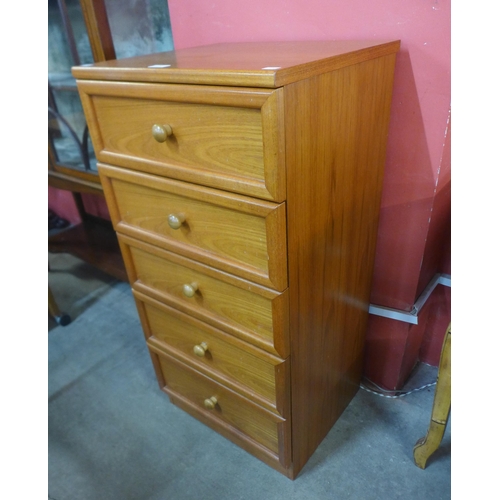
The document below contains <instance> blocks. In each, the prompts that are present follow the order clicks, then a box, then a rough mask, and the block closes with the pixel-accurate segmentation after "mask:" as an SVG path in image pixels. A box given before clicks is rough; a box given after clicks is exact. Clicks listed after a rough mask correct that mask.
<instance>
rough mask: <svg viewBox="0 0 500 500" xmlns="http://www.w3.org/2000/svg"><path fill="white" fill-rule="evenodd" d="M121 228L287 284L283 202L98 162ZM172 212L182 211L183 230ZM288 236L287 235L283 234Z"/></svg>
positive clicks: (271, 282)
mask: <svg viewBox="0 0 500 500" xmlns="http://www.w3.org/2000/svg"><path fill="white" fill-rule="evenodd" d="M98 168H99V172H100V174H101V178H106V179H108V180H101V182H102V184H103V189H104V191H105V192H108V193H110V194H109V196H107V200H108V201H107V202H108V204H112V205H114V206H113V207H112V208H110V215H111V219H112V221H113V224H114V227H115V229H116V230H117V231H119V232H122V233H123V234H128V235H130V236H135V237H138V238H139V239H143V240H144V241H146V242H149V243H154V244H157V245H159V246H162V247H163V248H165V249H167V250H173V251H176V252H179V253H181V254H183V255H186V256H188V257H190V258H194V259H195V260H200V261H201V262H203V263H206V264H209V265H215V266H216V267H219V268H220V269H222V270H227V271H229V272H235V273H236V274H238V275H240V276H242V277H243V278H250V279H251V280H253V281H256V282H257V283H260V284H263V285H266V286H271V287H273V288H275V289H276V290H278V291H283V290H284V289H285V288H286V286H287V270H286V243H283V238H281V239H280V240H279V242H278V241H276V235H277V234H278V235H284V234H285V231H286V229H285V225H286V214H285V206H284V204H280V205H276V204H273V203H270V202H265V201H260V200H255V199H252V198H245V197H243V196H237V195H233V194H230V193H223V192H220V191H215V190H212V189H208V188H202V187H198V186H193V185H190V184H186V183H182V182H178V181H173V180H169V179H162V178H157V177H153V176H150V175H146V174H142V173H134V172H128V171H126V170H122V169H119V168H114V167H109V166H105V165H102V164H99V165H98ZM169 214H183V215H185V217H186V221H185V222H184V224H183V225H182V227H181V228H180V229H172V228H171V227H170V226H169V224H168V216H169ZM285 241H286V238H285Z"/></svg>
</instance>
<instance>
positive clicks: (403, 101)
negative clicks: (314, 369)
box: [169, 0, 451, 389]
mask: <svg viewBox="0 0 500 500" xmlns="http://www.w3.org/2000/svg"><path fill="white" fill-rule="evenodd" d="M169 9H170V17H171V22H172V29H173V35H174V44H175V48H176V49H179V48H184V47H192V46H196V45H206V44H211V43H218V42H238V41H270V40H308V39H309V40H326V39H355V38H357V39H374V40H375V39H399V40H401V51H400V53H399V55H398V59H397V64H396V73H395V85H394V97H393V103H392V115H391V123H390V132H389V142H388V153H387V162H386V175H385V184H384V192H383V199H382V210H381V220H380V228H379V240H378V247H377V257H376V264H375V275H374V284H373V292H372V298H371V300H372V303H374V304H379V305H384V306H387V307H393V308H396V309H402V310H410V309H411V306H412V304H413V303H414V301H415V299H416V298H417V297H418V295H419V294H420V292H421V291H422V289H423V288H424V287H425V285H426V284H427V282H428V281H429V279H430V278H431V277H432V276H433V275H434V274H435V273H436V272H443V271H446V272H450V270H449V245H448V244H447V241H449V224H450V203H449V199H450V157H449V142H450V135H449V133H448V132H449V130H450V128H449V118H450V31H451V27H450V17H451V15H450V0H444V1H439V0H429V1H420V2H410V1H407V2H403V1H401V0H372V1H370V2H368V1H366V0H295V1H293V2H290V1H287V0H254V1H253V2H236V1H234V0H211V1H210V2H206V1H205V0H169ZM447 249H448V251H447ZM443 259H444V260H443ZM436 294H437V295H436V296H439V297H441V296H442V295H443V294H444V295H446V293H445V292H442V291H438V292H436ZM436 302H438V303H439V307H438V306H437V305H436ZM445 304H446V302H445ZM448 305H449V301H448ZM426 309H427V310H426V311H422V319H421V322H420V325H418V327H410V326H409V325H407V324H405V323H401V322H395V321H393V320H386V319H381V318H375V317H372V318H371V321H370V328H369V331H368V334H367V356H366V364H365V374H366V375H367V376H369V377H370V378H371V379H372V380H373V381H374V382H376V383H378V384H379V385H383V386H385V387H387V388H391V389H393V388H396V387H400V386H401V385H402V384H403V383H404V381H405V380H406V378H407V376H408V375H409V373H410V372H411V369H412V368H413V366H414V365H415V363H416V362H417V360H418V359H419V357H424V358H425V360H426V361H429V360H433V359H435V358H436V352H437V351H439V350H440V344H441V341H442V338H443V336H444V330H443V331H441V330H442V325H443V324H444V323H446V322H447V321H448V320H449V308H447V307H443V301H442V300H441V301H440V300H439V299H438V298H432V300H431V301H430V303H429V304H428V305H427V306H426ZM447 316H448V317H447ZM443 317H444V319H443ZM424 351H425V353H424ZM423 353H424V354H423ZM437 358H438V359H439V356H438V357H437Z"/></svg>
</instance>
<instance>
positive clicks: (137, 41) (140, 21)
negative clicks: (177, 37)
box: [105, 0, 174, 59]
mask: <svg viewBox="0 0 500 500" xmlns="http://www.w3.org/2000/svg"><path fill="white" fill-rule="evenodd" d="M105 5H106V12H107V13H108V20H109V26H110V29H111V34H112V37H113V44H114V47H115V53H116V57H117V59H123V58H125V57H133V56H138V55H143V54H150V53H154V52H165V51H168V50H173V48H174V43H173V39H172V28H171V25H170V15H169V12H168V2H167V0H105Z"/></svg>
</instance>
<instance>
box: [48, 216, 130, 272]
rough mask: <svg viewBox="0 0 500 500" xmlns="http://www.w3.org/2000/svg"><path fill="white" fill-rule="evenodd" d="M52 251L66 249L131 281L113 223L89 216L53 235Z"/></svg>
mask: <svg viewBox="0 0 500 500" xmlns="http://www.w3.org/2000/svg"><path fill="white" fill-rule="evenodd" d="M49 252H53V253H60V252H65V253H69V254H71V255H74V256H75V257H78V258H79V259H82V260H83V261H84V262H87V263H88V264H90V265H91V266H94V267H96V268H98V269H100V270H101V271H103V272H105V273H107V274H109V275H110V276H113V277H114V278H116V279H119V280H121V281H128V278H127V273H126V271H125V265H124V263H123V259H122V256H121V253H120V247H119V245H118V239H117V237H116V234H115V232H114V230H113V227H112V225H111V223H110V222H108V221H106V220H102V219H97V218H93V217H89V218H88V219H86V220H85V221H84V222H82V223H81V224H78V225H76V226H72V227H70V228H68V229H66V230H63V231H61V232H59V233H57V234H54V235H52V236H49Z"/></svg>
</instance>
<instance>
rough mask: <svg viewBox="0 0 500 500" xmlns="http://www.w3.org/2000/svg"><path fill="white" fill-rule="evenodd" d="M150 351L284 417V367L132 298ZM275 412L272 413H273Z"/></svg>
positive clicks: (155, 305)
mask: <svg viewBox="0 0 500 500" xmlns="http://www.w3.org/2000/svg"><path fill="white" fill-rule="evenodd" d="M134 295H135V297H136V300H137V302H138V307H139V309H142V310H141V312H140V314H141V317H142V318H144V317H145V321H143V324H144V330H145V333H146V337H147V338H148V344H149V345H150V346H156V347H157V348H159V349H160V350H162V349H163V350H165V351H167V352H169V353H170V354H172V355H173V356H175V357H178V358H181V359H182V360H183V361H184V362H187V363H188V364H190V365H193V366H195V367H196V368H197V369H199V370H200V371H203V372H204V373H206V374H208V375H209V376H210V377H211V378H214V379H216V380H219V382H221V383H223V384H225V385H227V386H229V387H231V388H232V389H233V390H236V391H238V392H241V393H243V394H244V395H245V396H246V397H250V399H254V400H255V401H257V402H258V403H259V404H263V405H265V406H266V407H268V408H270V409H272V410H273V411H280V412H281V413H283V412H284V409H283V408H282V406H283V404H282V403H283V398H284V395H283V392H284V391H283V389H284V387H283V384H282V381H283V378H284V375H285V372H286V369H287V367H286V361H284V360H282V359H279V358H276V357H274V356H272V355H270V354H267V353H265V352H263V351H260V350H259V349H257V348H255V347H252V346H249V345H248V344H246V343H244V342H242V341H238V340H237V339H234V338H233V337H231V336H230V335H228V334H225V333H223V332H221V331H220V330H217V329H215V328H212V327H210V326H208V325H207V324H205V323H203V322H201V321H198V320H196V319H193V318H191V317H190V316H187V315H185V314H183V313H180V312H178V311H176V310H175V309H172V308H170V307H168V306H165V305H163V304H161V303H159V302H157V301H154V300H152V299H149V298H148V297H146V296H144V295H142V294H140V293H135V294H134ZM278 406H279V408H278V409H277V407H278Z"/></svg>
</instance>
